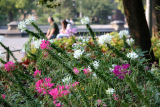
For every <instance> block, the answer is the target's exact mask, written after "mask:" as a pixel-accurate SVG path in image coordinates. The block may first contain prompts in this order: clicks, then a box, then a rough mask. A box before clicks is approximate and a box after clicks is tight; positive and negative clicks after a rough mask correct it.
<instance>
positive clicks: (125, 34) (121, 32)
mask: <svg viewBox="0 0 160 107" xmlns="http://www.w3.org/2000/svg"><path fill="white" fill-rule="evenodd" d="M124 36H125V37H126V38H129V37H130V35H129V31H128V30H122V31H120V32H119V38H121V39H122V38H123V37H124Z"/></svg>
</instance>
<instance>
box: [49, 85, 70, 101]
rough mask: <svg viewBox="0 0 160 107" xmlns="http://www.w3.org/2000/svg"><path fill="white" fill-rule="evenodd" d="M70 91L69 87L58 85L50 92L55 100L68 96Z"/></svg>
mask: <svg viewBox="0 0 160 107" xmlns="http://www.w3.org/2000/svg"><path fill="white" fill-rule="evenodd" d="M69 93H70V91H69V90H68V89H66V88H65V87H64V86H60V85H59V86H57V87H56V88H54V89H52V90H51V91H50V92H49V94H50V95H51V96H52V97H53V99H54V100H56V99H57V98H60V97H63V96H66V95H68V94H69Z"/></svg>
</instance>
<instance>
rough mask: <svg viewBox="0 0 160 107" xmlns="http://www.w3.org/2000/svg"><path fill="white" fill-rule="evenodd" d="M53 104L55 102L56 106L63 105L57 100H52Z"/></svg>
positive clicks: (61, 106) (60, 106)
mask: <svg viewBox="0 0 160 107" xmlns="http://www.w3.org/2000/svg"><path fill="white" fill-rule="evenodd" d="M53 104H55V106H56V107H63V105H62V104H61V103H60V102H59V101H57V100H54V101H53Z"/></svg>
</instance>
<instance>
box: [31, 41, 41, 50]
mask: <svg viewBox="0 0 160 107" xmlns="http://www.w3.org/2000/svg"><path fill="white" fill-rule="evenodd" d="M41 43H42V40H41V39H39V40H35V41H33V42H32V44H33V45H34V47H35V48H36V49H38V48H39V47H40V45H41Z"/></svg>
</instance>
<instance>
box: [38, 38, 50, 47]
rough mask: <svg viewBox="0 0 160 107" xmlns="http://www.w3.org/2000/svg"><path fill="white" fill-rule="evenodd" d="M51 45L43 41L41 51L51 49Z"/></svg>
mask: <svg viewBox="0 0 160 107" xmlns="http://www.w3.org/2000/svg"><path fill="white" fill-rule="evenodd" d="M49 45H50V42H49V41H47V40H42V43H41V45H40V47H41V49H49Z"/></svg>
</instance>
